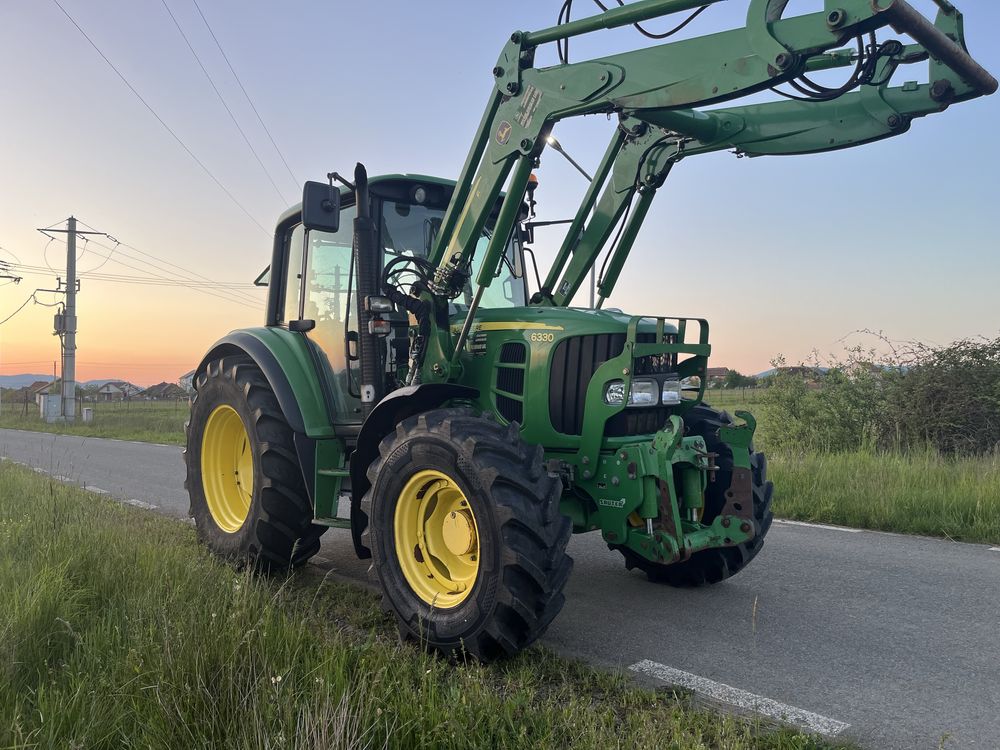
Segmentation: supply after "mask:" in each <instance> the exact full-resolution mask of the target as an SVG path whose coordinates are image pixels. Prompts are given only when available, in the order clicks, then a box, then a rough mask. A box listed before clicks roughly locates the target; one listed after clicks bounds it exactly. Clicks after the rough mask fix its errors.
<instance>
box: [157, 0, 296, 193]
mask: <svg viewBox="0 0 1000 750" xmlns="http://www.w3.org/2000/svg"><path fill="white" fill-rule="evenodd" d="M160 2H161V3H163V7H164V9H166V11H167V15H169V16H170V20H171V21H173V22H174V26H176V27H177V31H178V32H179V33H180V35H181V38H182V39H183V40H184V44H186V45H187V48H188V51H189V52H190V53H191V55H192V56H193V57H194V59H195V62H197V63H198V67H199V68H201V72H202V73H204V74H205V78H207V79H208V83H209V84H210V85H211V87H212V90H213V91H214V92H215V95H216V96H217V97H218V99H219V102H220V103H221V104H222V106H223V107H224V108H225V110H226V112H227V113H228V114H229V119H230V120H232V121H233V125H235V126H236V129H237V130H238V131H239V133H240V135H241V136H242V137H243V142H244V143H246V144H247V148H249V149H250V153H252V154H253V157H254V159H256V160H257V164H259V165H260V168H261V169H262V170H263V172H264V174H265V175H266V176H267V179H268V182H270V183H271V187H273V188H274V192H275V193H277V194H278V198H279V199H280V200H282V201H283V202H284V203H285V204H286V205H287V204H288V203H290V201H289V200H288V198H286V197H285V196H284V195H283V194H282V192H281V189H280V188H279V187H278V184H277V183H276V182H275V181H274V177H272V176H271V172H270V170H269V169H268V168H267V166H266V165H265V164H264V162H263V160H262V159H261V158H260V154H258V153H257V149H256V148H254V146H253V144H252V143H251V142H250V139H249V138H248V137H247V134H246V133H245V132H244V131H243V128H242V127H240V123H239V120H237V119H236V115H235V114H233V110H232V109H230V107H229V104H228V103H227V102H226V100H225V98H224V97H223V96H222V92H221V91H219V87H218V86H216V85H215V79H214V78H212V74H211V73H209V72H208V69H207V68H206V67H205V64H204V63H203V62H202V61H201V57H199V55H198V53H197V52H196V51H195V49H194V46H193V45H192V44H191V40H190V39H188V36H187V34H185V33H184V29H183V28H181V25H180V22H178V20H177V17H176V16H175V15H174V13H173V11H172V10H170V6H169V5H167V0H160Z"/></svg>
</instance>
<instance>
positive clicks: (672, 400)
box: [661, 375, 682, 406]
mask: <svg viewBox="0 0 1000 750" xmlns="http://www.w3.org/2000/svg"><path fill="white" fill-rule="evenodd" d="M681 390H682V385H681V381H680V378H679V377H678V376H677V375H667V377H666V379H665V380H664V381H663V394H662V396H661V398H662V401H663V405H664V406H677V404H679V403H680V402H681Z"/></svg>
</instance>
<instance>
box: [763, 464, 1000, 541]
mask: <svg viewBox="0 0 1000 750" xmlns="http://www.w3.org/2000/svg"><path fill="white" fill-rule="evenodd" d="M768 477H769V478H770V479H772V480H773V481H774V486H775V492H774V513H775V515H777V516H780V517H781V518H790V519H795V520H800V521H818V522H823V523H835V524H840V525H843V526H853V527H855V528H863V529H877V530H880V531H895V532H900V533H904V534H923V535H926V536H943V537H947V538H949V539H954V540H956V541H962V542H980V543H983V544H990V543H993V544H995V543H1000V453H997V454H994V455H993V456H992V457H983V458H964V459H950V458H944V457H942V456H940V455H938V454H936V453H933V452H928V453H924V454H917V455H900V454H872V453H865V452H861V451H858V452H853V453H827V454H820V453H810V454H803V455H785V454H775V455H770V456H768Z"/></svg>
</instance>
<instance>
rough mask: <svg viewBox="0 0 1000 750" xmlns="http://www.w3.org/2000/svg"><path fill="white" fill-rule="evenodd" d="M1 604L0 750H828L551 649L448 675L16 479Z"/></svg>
mask: <svg viewBox="0 0 1000 750" xmlns="http://www.w3.org/2000/svg"><path fill="white" fill-rule="evenodd" d="M0 602H2V606H0V747H3V748H133V747H134V748H140V747H141V748H210V747H211V748H221V747H225V748H282V749H284V748H348V747H350V748H386V747H391V748H532V747H535V748H561V747H580V748H610V747H627V748H633V747H635V748H645V747H648V748H663V747H670V748H678V749H680V750H685V749H687V748H731V749H736V748H750V747H754V748H781V749H789V750H791V749H802V748H820V747H829V745H827V744H825V743H824V742H821V741H820V740H818V739H816V738H813V737H809V736H805V735H802V734H799V733H795V732H792V731H790V730H780V731H773V728H771V727H767V726H763V725H760V724H758V723H754V722H752V721H748V720H745V719H739V718H736V717H731V716H720V715H717V714H715V713H712V712H708V711H706V710H698V709H695V708H693V707H692V706H690V705H689V704H688V701H687V699H686V698H685V697H684V696H683V695H679V694H675V693H674V692H671V691H667V692H651V691H648V690H642V689H638V688H636V687H633V686H631V684H630V682H629V680H628V679H627V678H626V677H624V676H622V675H618V674H609V673H605V672H598V671H595V670H593V669H591V668H589V667H586V666H585V665H582V664H580V663H577V662H571V661H566V660H564V659H561V658H559V657H557V656H555V655H553V654H551V653H549V652H548V651H546V650H544V649H542V648H537V647H536V648H532V649H530V650H529V651H528V652H526V653H524V654H522V655H521V656H520V657H519V658H517V659H513V660H511V661H509V662H505V663H502V664H500V665H495V666H491V667H482V666H479V665H473V664H468V665H466V664H460V665H451V664H449V663H447V662H446V661H444V660H442V659H438V658H434V657H431V656H429V655H427V654H425V653H424V652H422V651H420V650H419V649H416V648H413V647H411V646H408V645H401V644H400V643H399V642H398V640H397V638H396V635H395V629H394V627H393V626H392V624H391V623H390V622H389V621H388V619H387V617H386V616H385V615H384V614H383V613H382V612H381V611H380V609H379V606H378V603H377V601H376V599H375V598H374V596H372V595H371V594H369V593H367V592H364V591H361V590H359V589H357V588H353V587H348V586H344V585H341V584H338V583H332V582H330V581H328V580H326V579H324V578H321V577H319V576H317V575H308V574H300V575H296V576H293V577H290V578H288V579H285V580H274V579H263V578H258V577H255V576H252V575H249V574H247V573H246V572H238V571H235V570H233V569H232V568H230V567H228V566H227V565H224V564H222V563H220V562H219V561H217V560H215V559H214V558H212V557H211V556H209V555H208V554H207V553H206V552H205V551H204V550H203V549H202V548H201V547H200V546H199V545H198V544H197V543H196V541H195V538H194V532H193V530H192V529H191V528H190V527H188V526H186V525H183V524H179V523H177V522H175V521H170V520H168V519H164V518H161V517H158V516H154V515H152V514H148V513H144V512H142V511H138V510H136V509H131V508H126V507H123V506H119V505H116V504H114V503H112V502H110V501H105V500H102V499H99V498H94V497H93V496H92V495H89V494H86V493H83V492H81V491H79V490H76V489H74V488H72V487H68V486H64V485H60V484H57V483H52V482H47V481H46V480H44V479H43V478H40V477H38V476H37V475H35V474H33V473H31V472H29V471H26V470H23V469H20V468H18V467H13V466H10V465H9V464H2V465H0Z"/></svg>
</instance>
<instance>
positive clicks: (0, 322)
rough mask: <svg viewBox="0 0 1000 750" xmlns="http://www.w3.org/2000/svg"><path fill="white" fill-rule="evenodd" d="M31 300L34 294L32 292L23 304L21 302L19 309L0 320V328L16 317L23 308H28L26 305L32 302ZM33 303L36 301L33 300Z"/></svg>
mask: <svg viewBox="0 0 1000 750" xmlns="http://www.w3.org/2000/svg"><path fill="white" fill-rule="evenodd" d="M33 299H35V292H32V293H31V295H30V296H29V297H28V299H26V300H25V301H24V302H23V303H22V304H21V306H20V307H19V308H17V309H16V310H15V311H14V312H12V313H11V314H10V315H8V316H7V317H6V318H4V319H3V320H0V326H2V325H3V324H4V323H6V322H7V321H8V320H10V319H11V318H13V317H14V316H15V315H17V314H18V313H19V312H21V310H23V309H24V308H26V307H27V306H28V303H29V302H31V300H33ZM35 301H36V302H37V300H35Z"/></svg>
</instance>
